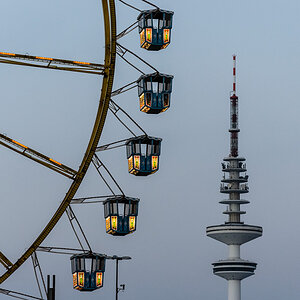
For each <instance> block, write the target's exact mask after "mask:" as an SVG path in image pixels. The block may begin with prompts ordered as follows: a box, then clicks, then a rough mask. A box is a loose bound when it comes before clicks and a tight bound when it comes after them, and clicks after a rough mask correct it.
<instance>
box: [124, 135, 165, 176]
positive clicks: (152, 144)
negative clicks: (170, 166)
mask: <svg viewBox="0 0 300 300" xmlns="http://www.w3.org/2000/svg"><path fill="white" fill-rule="evenodd" d="M161 141H162V139H160V138H155V137H150V136H147V135H143V136H139V137H133V138H131V139H129V140H127V142H126V151H127V159H128V172H129V173H130V174H133V175H136V176H147V175H150V174H153V173H155V172H157V171H158V169H159V156H160V148H161Z"/></svg>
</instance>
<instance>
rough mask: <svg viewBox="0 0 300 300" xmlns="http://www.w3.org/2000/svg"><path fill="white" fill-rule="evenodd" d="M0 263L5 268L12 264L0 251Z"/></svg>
mask: <svg viewBox="0 0 300 300" xmlns="http://www.w3.org/2000/svg"><path fill="white" fill-rule="evenodd" d="M0 263H1V264H2V265H3V266H4V267H5V268H6V269H9V267H11V266H12V265H13V264H12V262H11V261H10V260H9V259H8V258H7V257H6V256H5V255H4V254H3V253H2V252H1V251H0Z"/></svg>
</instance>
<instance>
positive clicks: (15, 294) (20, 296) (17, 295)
mask: <svg viewBox="0 0 300 300" xmlns="http://www.w3.org/2000/svg"><path fill="white" fill-rule="evenodd" d="M0 294H3V295H6V296H10V297H12V298H16V299H22V300H30V299H34V300H44V299H43V298H39V297H35V296H31V295H28V294H24V293H19V292H14V291H10V290H6V289H0Z"/></svg>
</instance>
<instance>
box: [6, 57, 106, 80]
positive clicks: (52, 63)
mask: <svg viewBox="0 0 300 300" xmlns="http://www.w3.org/2000/svg"><path fill="white" fill-rule="evenodd" d="M26 61H28V62H26ZM0 63H3V64H11V65H18V66H25V67H36V68H44V69H54V70H62V71H71V72H80V73H90V74H98V75H103V74H104V70H105V67H104V65H102V64H96V63H89V62H82V61H74V60H67V59H59V58H50V57H42V56H33V55H27V54H16V53H8V52H0Z"/></svg>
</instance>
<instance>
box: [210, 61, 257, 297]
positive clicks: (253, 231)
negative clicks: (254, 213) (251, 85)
mask: <svg viewBox="0 0 300 300" xmlns="http://www.w3.org/2000/svg"><path fill="white" fill-rule="evenodd" d="M239 131H240V130H239V128H238V97H237V95H236V55H233V91H232V94H231V96H230V128H229V132H230V154H229V156H228V157H225V158H224V159H223V161H224V162H223V163H222V171H223V172H224V175H223V179H222V180H221V182H222V183H221V187H220V192H221V193H222V194H228V199H225V200H223V201H220V203H221V204H226V205H227V209H226V211H224V214H226V215H228V221H227V222H225V223H224V224H221V225H214V226H209V227H207V228H206V234H207V236H209V237H211V238H213V239H215V240H217V241H219V242H222V243H224V244H227V245H228V247H229V256H228V258H227V259H225V260H220V261H218V262H215V263H213V272H214V274H215V275H218V276H220V277H222V278H224V279H226V280H227V281H228V300H241V280H243V279H244V278H247V277H249V276H251V275H254V271H255V269H256V263H254V262H250V261H247V260H243V259H241V258H240V246H241V245H242V244H245V243H247V242H249V241H251V240H253V239H256V238H258V237H260V236H261V235H262V227H260V226H254V225H246V224H244V222H242V221H241V215H243V214H245V213H246V212H245V211H241V210H240V206H241V205H243V204H248V203H249V201H247V200H244V199H241V194H246V193H248V192H249V189H248V175H246V171H247V169H246V163H245V161H246V159H245V158H243V157H239V156H238V133H239Z"/></svg>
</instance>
